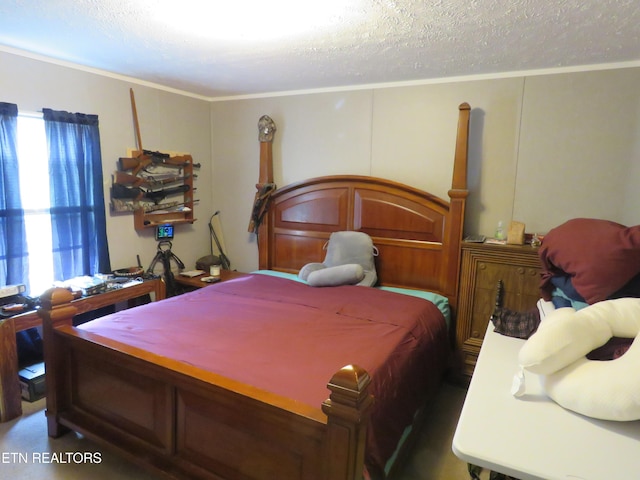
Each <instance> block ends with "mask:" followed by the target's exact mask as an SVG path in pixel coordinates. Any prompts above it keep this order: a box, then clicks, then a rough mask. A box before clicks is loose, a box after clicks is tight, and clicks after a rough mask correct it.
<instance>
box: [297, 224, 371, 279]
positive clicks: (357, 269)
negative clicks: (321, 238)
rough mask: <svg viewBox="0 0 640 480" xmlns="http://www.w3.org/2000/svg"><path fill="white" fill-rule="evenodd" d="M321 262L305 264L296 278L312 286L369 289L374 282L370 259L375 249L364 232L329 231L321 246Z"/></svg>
mask: <svg viewBox="0 0 640 480" xmlns="http://www.w3.org/2000/svg"><path fill="white" fill-rule="evenodd" d="M324 248H325V249H326V251H327V254H326V256H325V259H324V262H322V263H308V264H306V265H305V266H303V267H302V268H301V269H300V272H298V277H300V278H301V279H302V280H305V281H306V282H307V283H308V284H309V285H311V286H314V287H328V286H337V285H363V286H367V287H372V286H374V285H375V284H376V282H377V281H378V276H377V273H376V266H375V260H374V257H376V256H377V255H378V249H377V248H376V247H375V246H374V245H373V240H371V237H370V236H369V235H367V234H366V233H364V232H354V231H343V232H333V233H332V234H331V236H330V237H329V241H328V242H327V243H326V244H325V247H324Z"/></svg>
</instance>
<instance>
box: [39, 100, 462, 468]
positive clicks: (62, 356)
mask: <svg viewBox="0 0 640 480" xmlns="http://www.w3.org/2000/svg"><path fill="white" fill-rule="evenodd" d="M469 113H470V107H469V105H468V104H462V105H460V107H459V119H458V130H457V139H456V147H455V157H454V168H453V180H452V186H451V189H450V191H449V196H450V200H449V201H444V200H442V199H440V198H438V197H436V196H434V195H431V194H429V193H426V192H423V191H420V190H418V189H415V188H412V187H408V186H406V185H402V184H399V183H396V182H392V181H388V180H384V179H379V178H373V177H364V176H349V175H347V176H330V177H322V178H315V179H311V180H307V181H304V182H300V183H297V184H294V185H289V186H286V187H284V188H281V189H278V190H275V191H274V192H273V193H272V194H271V196H270V198H269V204H268V208H266V210H265V215H264V218H263V219H262V221H261V223H260V225H259V226H258V227H257V232H258V248H259V258H260V260H259V263H260V271H259V272H255V273H252V274H247V275H244V276H239V278H236V279H234V280H229V281H225V282H221V283H219V284H217V285H211V286H207V287H205V288H202V289H199V290H197V291H195V292H191V293H188V294H185V295H182V296H180V297H173V298H170V299H167V300H163V301H161V302H154V303H153V304H149V305H146V306H142V307H136V308H135V309H132V310H130V311H125V312H120V313H118V314H115V315H111V316H108V317H104V318H102V319H99V320H97V321H92V322H89V323H86V324H83V325H82V326H79V327H73V326H72V323H71V318H72V317H73V314H74V308H73V306H72V305H70V304H69V302H70V298H69V296H68V293H67V292H66V291H64V290H59V289H53V290H50V291H49V292H47V293H46V294H45V296H44V297H43V299H42V303H43V308H42V310H41V315H42V317H43V324H44V342H45V362H46V368H47V411H46V415H47V422H48V432H49V435H50V436H52V437H57V436H60V435H62V434H64V433H65V432H66V431H67V430H69V429H71V430H75V431H78V432H80V433H82V434H84V435H86V436H88V437H90V438H92V439H94V440H96V441H98V442H103V443H105V444H108V445H110V446H111V447H113V448H116V449H118V450H119V451H120V452H121V453H122V454H123V455H125V456H128V457H130V458H131V459H133V460H135V461H138V462H141V463H143V464H145V465H147V466H150V467H152V468H155V469H157V470H160V471H162V472H164V473H166V474H168V475H170V476H175V477H179V478H202V479H265V480H266V479H276V478H277V479H287V480H289V479H292V480H293V479H305V480H315V479H318V480H343V479H344V480H347V479H349V480H356V479H357V480H360V479H362V478H363V476H370V477H373V478H383V477H384V476H385V475H386V474H387V473H388V471H389V465H390V462H392V460H393V459H394V458H396V457H399V456H401V453H402V449H400V450H399V449H398V445H399V444H405V445H406V444H409V443H410V441H409V440H406V432H407V430H409V429H410V424H411V423H412V421H415V420H416V419H417V417H418V413H417V412H420V409H419V407H420V406H422V405H425V404H427V403H426V402H427V401H428V398H429V397H430V396H431V395H432V394H433V393H434V392H435V391H436V390H437V388H438V385H439V383H440V382H441V380H442V377H443V374H444V371H445V369H446V366H447V361H448V356H449V354H450V352H451V350H450V349H451V340H450V338H451V337H450V335H449V330H451V328H452V326H451V323H449V324H447V321H446V315H445V313H446V311H447V310H446V308H448V309H449V311H450V313H451V316H452V317H453V316H455V305H456V302H457V295H458V269H459V261H460V241H461V237H462V227H463V221H464V207H465V201H466V197H467V189H466V169H467V167H466V164H467V143H468V125H469ZM261 160H262V155H261ZM262 170H263V169H262V164H261V171H262ZM344 230H356V231H362V232H365V233H367V234H369V235H370V236H371V237H372V239H373V240H374V243H375V246H376V248H377V249H378V251H379V255H378V257H377V259H376V269H377V273H378V278H379V283H378V286H377V287H376V288H368V287H360V286H353V285H344V286H340V287H331V288H314V287H310V286H308V285H307V284H305V283H303V282H300V281H297V280H296V278H295V274H296V272H297V271H298V270H299V269H300V268H301V267H302V266H303V265H305V264H307V263H310V262H320V261H322V259H323V255H324V252H323V245H324V244H325V243H326V241H327V239H328V238H329V236H330V234H331V233H332V232H335V231H344ZM423 291H428V292H429V293H427V294H425V293H423ZM407 293H410V294H407ZM424 295H429V296H430V297H429V298H430V299H431V300H433V301H427V300H425V299H424V298H423V297H424ZM439 302H440V304H441V305H440V308H438V303H439ZM382 339H390V340H391V342H390V343H382ZM185 346H188V348H187V347H185ZM265 348H266V350H265ZM394 365H395V367H398V368H400V370H399V371H396V370H393V368H394ZM239 367H240V368H239ZM398 372H401V373H398Z"/></svg>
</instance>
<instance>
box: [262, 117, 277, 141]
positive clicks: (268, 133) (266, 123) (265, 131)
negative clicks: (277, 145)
mask: <svg viewBox="0 0 640 480" xmlns="http://www.w3.org/2000/svg"><path fill="white" fill-rule="evenodd" d="M274 133H276V124H275V122H274V121H273V120H271V117H270V116H269V115H263V116H261V117H260V120H258V140H260V141H261V142H273V134H274Z"/></svg>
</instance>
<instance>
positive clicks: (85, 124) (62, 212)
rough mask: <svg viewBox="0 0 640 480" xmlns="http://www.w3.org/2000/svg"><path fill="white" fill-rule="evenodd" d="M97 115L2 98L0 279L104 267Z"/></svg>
mask: <svg viewBox="0 0 640 480" xmlns="http://www.w3.org/2000/svg"><path fill="white" fill-rule="evenodd" d="M100 150H101V148H100V132H99V129H98V116H97V115H91V114H83V113H69V112H64V111H54V110H51V109H49V108H43V109H42V114H41V115H39V114H33V115H26V114H23V113H22V112H19V109H18V106H17V105H15V104H12V103H5V102H0V285H12V284H20V283H23V284H25V285H26V286H27V294H28V295H30V296H36V295H39V294H41V293H42V292H43V291H44V290H45V289H47V288H49V287H50V286H51V284H52V282H53V281H54V280H67V279H70V278H73V277H77V276H82V275H94V274H96V273H100V272H109V271H110V270H111V269H110V262H109V249H108V246H107V233H106V212H105V202H104V189H103V183H102V159H101V152H100Z"/></svg>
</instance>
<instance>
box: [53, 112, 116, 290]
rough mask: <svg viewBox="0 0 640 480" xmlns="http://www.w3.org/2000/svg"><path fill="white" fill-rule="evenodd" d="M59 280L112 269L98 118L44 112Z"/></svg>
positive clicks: (54, 250)
mask: <svg viewBox="0 0 640 480" xmlns="http://www.w3.org/2000/svg"><path fill="white" fill-rule="evenodd" d="M42 113H43V118H44V121H45V132H46V136H47V144H48V148H49V175H50V177H51V223H52V239H53V271H54V276H55V279H56V280H64V279H69V278H73V277H77V276H81V275H94V274H96V273H109V272H110V271H111V266H110V261H109V249H108V245H107V229H106V213H105V204H104V188H103V183H102V182H103V180H102V156H101V154H100V133H99V129H98V116H97V115H85V114H80V113H68V112H60V111H54V110H51V109H48V108H45V109H43V110H42Z"/></svg>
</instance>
